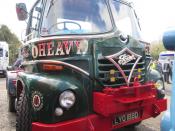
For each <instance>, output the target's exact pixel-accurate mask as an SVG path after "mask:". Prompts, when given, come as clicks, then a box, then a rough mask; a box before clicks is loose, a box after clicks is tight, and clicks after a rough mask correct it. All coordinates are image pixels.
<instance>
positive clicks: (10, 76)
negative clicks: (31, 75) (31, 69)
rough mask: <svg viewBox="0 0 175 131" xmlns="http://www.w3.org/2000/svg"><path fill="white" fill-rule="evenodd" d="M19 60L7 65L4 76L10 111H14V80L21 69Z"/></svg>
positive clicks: (20, 59) (20, 60)
mask: <svg viewBox="0 0 175 131" xmlns="http://www.w3.org/2000/svg"><path fill="white" fill-rule="evenodd" d="M21 62H22V58H18V59H17V60H16V61H15V63H14V64H13V65H12V66H11V67H8V70H7V76H6V89H7V95H8V107H9V111H10V112H15V111H16V109H15V108H16V104H15V100H16V81H17V73H18V72H19V71H21V68H20V66H21Z"/></svg>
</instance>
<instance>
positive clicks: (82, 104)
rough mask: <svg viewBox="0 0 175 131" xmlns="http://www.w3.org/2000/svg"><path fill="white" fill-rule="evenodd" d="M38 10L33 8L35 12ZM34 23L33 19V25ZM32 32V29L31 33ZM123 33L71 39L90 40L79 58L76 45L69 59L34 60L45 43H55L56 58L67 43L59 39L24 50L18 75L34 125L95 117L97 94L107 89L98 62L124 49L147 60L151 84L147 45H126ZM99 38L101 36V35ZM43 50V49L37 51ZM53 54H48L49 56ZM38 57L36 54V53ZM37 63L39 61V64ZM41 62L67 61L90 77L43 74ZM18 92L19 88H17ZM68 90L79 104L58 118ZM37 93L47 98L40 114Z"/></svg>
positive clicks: (130, 41)
mask: <svg viewBox="0 0 175 131" xmlns="http://www.w3.org/2000/svg"><path fill="white" fill-rule="evenodd" d="M33 10H34V7H33V8H32V11H33ZM30 23H31V16H30V19H29V24H30ZM29 29H30V28H28V30H29ZM120 33H121V32H119V31H117V29H116V27H114V29H113V30H112V31H111V32H107V33H105V34H103V35H100V37H96V38H95V37H94V36H95V35H92V38H90V37H89V38H83V37H82V36H81V35H79V36H80V38H79V39H74V38H73V37H70V38H69V36H68V38H66V41H69V42H70V41H81V40H86V41H87V42H88V50H87V52H86V53H84V54H77V50H78V49H77V47H76V45H74V46H72V49H71V52H70V53H68V54H66V55H52V56H48V55H45V56H40V57H38V56H36V57H33V56H32V46H38V45H39V44H42V43H45V44H44V45H48V43H49V42H53V44H54V46H53V47H52V49H51V52H52V51H53V52H54V54H55V53H56V51H57V48H58V46H56V44H57V43H58V42H61V43H62V42H64V41H65V39H60V38H59V37H47V39H45V40H43V39H42V37H39V35H37V37H38V41H34V40H33V41H31V42H28V44H26V45H25V46H23V48H22V54H23V56H24V61H25V62H24V64H23V68H24V72H20V73H19V75H18V81H21V82H22V83H23V86H24V89H25V91H26V93H27V97H28V101H29V106H30V109H31V111H32V118H33V121H39V122H43V123H56V122H59V121H65V120H70V119H74V118H79V117H82V116H86V115H88V114H90V113H93V101H92V100H93V97H92V95H93V92H94V91H102V89H103V88H105V86H104V85H103V83H102V82H101V81H100V80H99V76H100V74H99V69H98V68H99V63H98V58H99V57H102V56H103V57H104V56H109V55H112V54H116V53H117V52H119V51H121V50H122V49H124V48H126V47H127V48H128V49H129V50H131V51H132V52H134V53H136V54H138V55H140V56H142V59H143V68H144V69H143V71H142V72H143V73H144V74H146V75H145V76H143V81H142V83H144V82H145V81H147V79H146V77H147V66H148V63H149V59H147V56H146V54H145V45H144V44H143V43H141V42H139V41H138V40H136V39H134V38H132V37H131V36H129V38H128V42H126V43H123V42H122V41H121V39H120V38H119V34H120ZM97 36H98V35H97ZM37 48H39V47H37ZM48 52H49V50H48V49H47V50H45V53H46V54H48ZM33 53H34V52H33ZM35 60H38V61H37V62H36V61H35ZM40 60H57V61H63V62H65V63H69V64H71V65H74V66H76V67H78V68H80V69H82V70H84V71H86V72H87V73H89V76H88V75H86V74H83V73H81V72H80V71H78V70H76V69H73V68H70V67H67V66H64V69H63V70H60V71H53V72H46V71H43V70H42V66H41V64H40V62H39V61H40ZM118 87H119V86H114V88H118ZM17 89H18V87H17ZM64 90H72V91H73V92H74V93H75V94H76V103H75V105H74V106H73V107H72V108H70V109H69V110H66V109H64V114H63V116H60V117H56V116H55V114H54V111H55V108H56V107H60V105H59V100H58V98H59V95H60V94H61V92H63V91H64ZM35 91H39V92H40V93H41V94H42V95H43V108H42V109H41V110H39V111H34V109H33V108H32V98H31V94H32V93H33V92H35Z"/></svg>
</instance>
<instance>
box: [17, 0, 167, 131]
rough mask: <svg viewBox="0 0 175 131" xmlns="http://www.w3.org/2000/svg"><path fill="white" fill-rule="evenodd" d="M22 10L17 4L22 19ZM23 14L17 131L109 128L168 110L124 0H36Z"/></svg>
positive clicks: (134, 18) (100, 130)
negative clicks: (24, 24) (26, 20)
mask: <svg viewBox="0 0 175 131" xmlns="http://www.w3.org/2000/svg"><path fill="white" fill-rule="evenodd" d="M82 5H84V6H82ZM26 12H27V11H26V7H25V4H23V3H21V4H17V13H18V17H19V19H20V20H25V19H26V18H27V13H26ZM29 14H30V16H29V19H28V26H27V32H26V36H27V37H26V40H25V45H24V46H23V47H22V52H23V57H24V61H25V62H24V63H23V64H22V68H23V70H24V71H23V72H19V73H18V78H17V99H18V101H17V131H24V130H25V131H30V130H32V131H39V130H42V131H44V130H47V131H51V130H59V131H63V130H64V131H69V130H75V131H84V130H87V131H91V130H94V131H110V130H113V129H116V128H121V127H123V126H129V125H130V126H135V125H138V124H139V123H140V122H141V121H142V120H144V119H148V118H150V117H156V116H158V115H159V114H160V113H161V112H162V111H164V110H166V105H167V104H166V99H164V98H159V97H158V95H157V91H158V90H161V89H162V88H160V87H162V86H163V85H162V83H161V82H160V81H158V80H160V77H159V76H158V75H156V74H154V72H153V73H150V70H149V69H148V68H149V62H150V54H149V52H148V51H147V49H148V47H146V45H145V43H144V42H143V41H140V39H141V37H140V28H139V23H138V19H137V16H136V13H135V11H134V10H133V8H132V6H131V5H130V4H129V3H127V2H124V1H118V0H39V1H36V3H35V4H34V6H33V7H32V9H31V12H30V13H29ZM152 74H154V75H152ZM153 77H155V80H156V81H155V82H154V80H153V79H152V78H153ZM156 87H157V88H156Z"/></svg>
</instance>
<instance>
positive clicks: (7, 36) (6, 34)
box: [0, 25, 21, 64]
mask: <svg viewBox="0 0 175 131" xmlns="http://www.w3.org/2000/svg"><path fill="white" fill-rule="evenodd" d="M0 41H6V42H7V43H8V44H9V62H10V64H12V63H13V62H14V61H15V60H16V58H17V56H18V49H19V47H20V46H21V42H20V41H19V40H18V38H17V36H16V35H15V34H13V33H12V32H11V31H10V30H9V28H8V27H7V26H6V25H2V26H1V28H0Z"/></svg>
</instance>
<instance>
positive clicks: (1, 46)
mask: <svg viewBox="0 0 175 131" xmlns="http://www.w3.org/2000/svg"><path fill="white" fill-rule="evenodd" d="M8 65H9V47H8V44H7V42H5V41H0V74H2V75H6V69H7V67H8Z"/></svg>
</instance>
